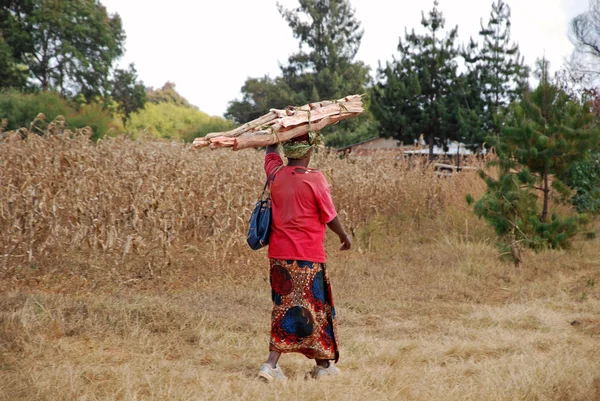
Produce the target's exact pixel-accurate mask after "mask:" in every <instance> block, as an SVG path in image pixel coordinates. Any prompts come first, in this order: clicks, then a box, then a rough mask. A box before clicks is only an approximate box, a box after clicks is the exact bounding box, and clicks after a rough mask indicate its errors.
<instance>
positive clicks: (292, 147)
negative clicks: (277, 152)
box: [281, 132, 323, 159]
mask: <svg viewBox="0 0 600 401" xmlns="http://www.w3.org/2000/svg"><path fill="white" fill-rule="evenodd" d="M322 143H323V141H322V140H321V134H319V133H318V132H309V133H308V141H294V140H289V141H285V142H282V143H281V146H282V147H283V154H284V155H285V157H287V158H288V159H304V158H305V157H306V155H307V154H308V152H309V151H310V150H311V149H313V148H316V147H318V146H319V145H321V144H322Z"/></svg>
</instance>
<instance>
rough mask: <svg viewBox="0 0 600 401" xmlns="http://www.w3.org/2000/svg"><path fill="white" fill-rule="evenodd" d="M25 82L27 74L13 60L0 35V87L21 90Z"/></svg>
mask: <svg viewBox="0 0 600 401" xmlns="http://www.w3.org/2000/svg"><path fill="white" fill-rule="evenodd" d="M26 82H27V74H26V73H25V71H23V68H22V66H20V65H18V64H17V63H16V61H15V59H14V58H13V55H12V49H11V48H10V46H9V45H8V43H6V41H5V40H4V39H3V38H2V35H0V87H2V88H16V89H19V88H22V87H24V86H25V84H26Z"/></svg>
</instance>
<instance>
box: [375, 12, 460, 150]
mask: <svg viewBox="0 0 600 401" xmlns="http://www.w3.org/2000/svg"><path fill="white" fill-rule="evenodd" d="M437 6H438V3H437V1H434V7H433V9H432V10H431V11H429V13H428V14H427V16H426V15H425V13H423V15H422V20H421V25H422V26H423V27H424V28H425V29H426V31H427V32H426V33H425V34H422V35H419V34H417V33H415V31H414V30H412V31H411V32H410V33H409V32H408V31H407V32H406V33H405V39H404V40H402V39H401V40H400V42H399V44H398V51H399V53H400V58H399V59H398V60H394V61H393V62H388V63H386V66H385V67H380V68H379V70H378V75H379V81H378V83H377V84H376V85H375V87H374V88H373V91H372V98H373V107H372V110H373V114H374V115H375V117H376V118H377V121H378V122H379V125H380V128H381V133H382V135H383V136H386V137H392V138H396V139H398V140H400V141H402V142H404V143H407V144H411V143H413V142H414V141H415V140H416V139H417V138H419V136H420V135H424V137H425V138H426V140H427V142H428V144H429V147H430V158H432V157H433V147H434V145H438V146H444V145H445V144H446V143H447V142H448V140H451V139H459V138H458V135H459V132H460V130H461V128H460V126H459V120H458V119H457V117H458V116H459V114H460V109H461V105H464V101H463V99H462V98H463V88H462V85H461V83H462V80H459V77H458V74H457V62H456V58H457V56H458V49H457V48H456V45H455V41H456V39H457V37H458V28H457V27H455V28H454V29H452V30H450V31H449V32H447V33H446V34H445V35H443V33H444V26H445V20H444V17H443V14H442V12H441V11H440V10H438V8H437Z"/></svg>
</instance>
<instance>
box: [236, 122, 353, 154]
mask: <svg viewBox="0 0 600 401" xmlns="http://www.w3.org/2000/svg"><path fill="white" fill-rule="evenodd" d="M349 117H351V115H350V114H347V115H345V116H342V115H335V116H329V117H325V118H324V119H322V120H321V121H319V122H317V123H315V124H311V127H310V128H309V126H308V124H305V125H301V126H298V127H294V128H292V129H290V130H288V131H283V132H279V133H277V135H253V136H239V137H237V138H235V144H234V145H233V150H241V149H247V148H259V147H262V146H267V145H274V144H276V143H279V142H283V141H289V140H290V139H292V138H295V137H297V136H302V135H305V134H308V132H309V131H320V130H322V129H323V128H325V127H326V126H328V125H331V124H335V123H337V122H338V121H341V120H345V119H346V118H349Z"/></svg>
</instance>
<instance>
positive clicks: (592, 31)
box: [568, 0, 600, 85]
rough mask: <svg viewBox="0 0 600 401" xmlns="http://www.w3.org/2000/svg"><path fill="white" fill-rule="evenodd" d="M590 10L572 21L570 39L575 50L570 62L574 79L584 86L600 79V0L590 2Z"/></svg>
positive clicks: (596, 82)
mask: <svg viewBox="0 0 600 401" xmlns="http://www.w3.org/2000/svg"><path fill="white" fill-rule="evenodd" d="M589 4H590V9H589V10H588V11H586V12H584V13H582V14H579V15H578V16H576V17H575V18H573V20H572V21H571V29H570V38H571V41H572V42H573V44H574V45H575V49H574V50H573V54H572V56H571V59H570V60H569V63H568V65H569V69H570V71H571V73H572V75H573V77H574V79H575V80H576V81H577V82H579V83H582V84H584V85H590V84H598V83H599V79H600V0H590V3H589Z"/></svg>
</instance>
